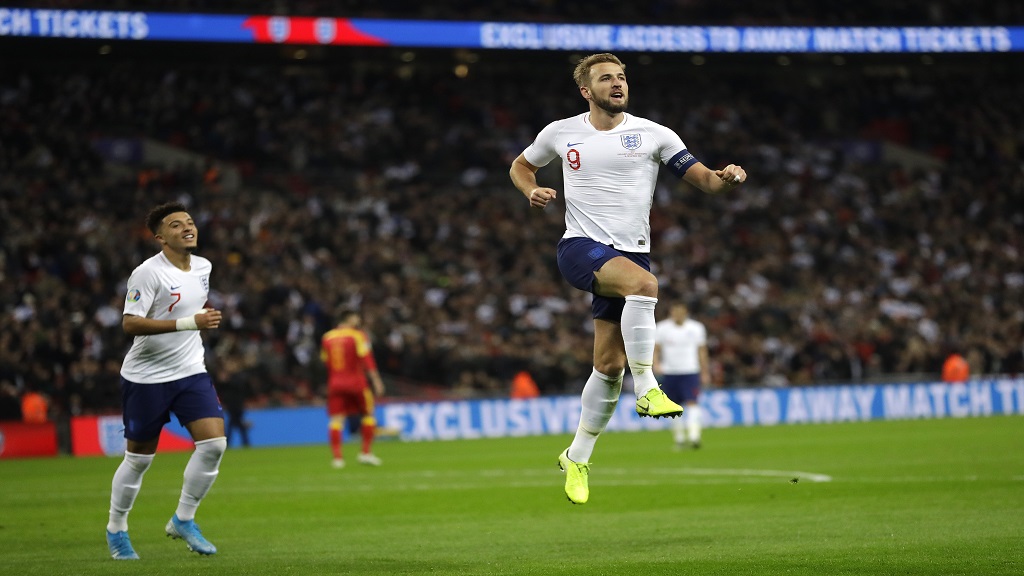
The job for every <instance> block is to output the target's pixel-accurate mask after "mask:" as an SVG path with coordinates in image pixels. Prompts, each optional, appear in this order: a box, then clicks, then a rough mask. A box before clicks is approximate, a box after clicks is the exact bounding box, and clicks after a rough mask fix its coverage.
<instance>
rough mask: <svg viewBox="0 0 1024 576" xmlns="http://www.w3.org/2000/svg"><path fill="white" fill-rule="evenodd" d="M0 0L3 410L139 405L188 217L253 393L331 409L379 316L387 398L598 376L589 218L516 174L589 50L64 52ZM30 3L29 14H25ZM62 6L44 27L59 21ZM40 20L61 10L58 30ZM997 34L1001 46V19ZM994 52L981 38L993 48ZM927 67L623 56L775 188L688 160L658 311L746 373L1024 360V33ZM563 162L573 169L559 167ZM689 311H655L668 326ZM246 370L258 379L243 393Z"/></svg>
mask: <svg viewBox="0 0 1024 576" xmlns="http://www.w3.org/2000/svg"><path fill="white" fill-rule="evenodd" d="M511 4H513V5H502V4H501V3H480V2H438V3H424V2H412V1H388V2H372V3H371V2H360V1H347V2H326V1H323V2H319V1H306V2H274V1H253V2H242V1H227V0H225V1H208V2H195V1H188V0H163V1H158V2H151V3H146V6H145V10H146V11H151V12H161V13H177V14H191V13H205V14H261V15H283V16H333V17H338V18H348V17H352V18H379V19H393V18H399V19H406V20H409V19H424V20H451V21H495V22H536V23H591V24H596V23H604V24H643V25H650V24H662V25H673V26H721V27H745V26H765V27H776V26H787V27H789V26H828V27H837V26H859V27H865V26H877V27H896V28H898V27H903V26H915V27H917V26H921V27H977V28H975V29H976V30H977V29H982V30H993V29H1002V30H1005V27H1015V26H1019V25H1022V24H1024V4H1021V3H1020V2H1016V1H1013V0H996V1H991V2H981V3H979V2H967V1H938V0H935V1H918V2H894V1H891V0H866V1H860V2H839V3H821V2H811V1H805V0H788V1H786V0H782V1H779V2H772V3H763V2H751V1H746V0H744V1H740V2H715V1H706V0H674V1H673V0H661V1H655V2H645V3H624V2H604V1H595V2H588V3H565V2H553V1H547V0H535V1H530V2H518V3H511ZM48 9H58V10H75V11H91V10H137V9H139V7H137V6H136V5H135V4H133V3H128V2H123V1H121V2H88V1H81V2H79V1H75V0H65V1H57V2H22V3H20V4H19V6H18V7H15V8H7V9H6V10H8V12H7V13H4V12H2V10H0V53H2V54H4V56H3V57H2V58H0V204H2V209H0V230H2V237H3V243H2V248H0V282H2V285H3V289H2V290H0V306H2V314H0V396H2V397H3V406H5V409H4V413H3V414H4V415H5V416H7V417H16V416H14V415H15V410H16V408H17V398H18V397H19V396H20V395H21V394H22V393H23V392H24V391H26V390H38V391H41V392H43V393H45V394H46V395H47V396H48V397H49V399H50V416H51V418H52V420H53V421H55V422H56V423H57V424H58V429H59V430H62V431H63V432H62V434H63V436H62V445H64V446H65V448H66V445H67V443H68V440H67V422H68V421H69V419H70V418H71V417H72V416H79V415H89V414H108V413H116V412H117V411H118V410H119V408H120V406H119V400H120V399H119V391H118V386H117V382H118V376H117V374H118V370H119V367H120V361H121V358H122V357H123V355H124V352H125V351H126V349H127V347H128V345H129V344H130V342H129V339H128V338H126V337H125V336H124V335H123V333H122V331H121V328H120V319H121V308H122V305H121V303H122V301H123V298H124V294H123V293H124V290H125V281H126V279H127V276H128V274H129V273H130V272H131V270H132V269H133V268H134V266H136V265H137V264H138V263H139V262H141V261H142V260H143V259H144V258H145V257H148V256H149V255H151V254H152V253H154V252H155V245H154V243H153V241H152V239H151V237H150V234H149V233H148V231H146V230H145V228H144V226H143V222H142V220H143V217H144V215H145V212H146V211H147V210H148V208H149V207H150V206H151V205H153V204H154V203H157V202H161V201H165V200H170V199H179V200H182V201H184V202H185V203H186V204H187V205H188V206H190V208H191V211H192V214H193V216H195V217H196V219H197V221H198V224H199V226H200V234H201V254H203V255H204V256H205V257H207V258H209V259H210V260H212V261H213V262H214V266H215V269H214V278H213V282H212V284H213V288H214V291H213V294H212V297H211V304H212V305H213V306H215V307H217V308H220V309H223V310H224V311H225V314H226V318H227V322H226V326H225V327H224V328H223V329H221V330H220V331H218V332H215V333H212V334H210V335H209V338H208V339H207V343H208V347H209V359H208V366H209V367H210V369H211V371H212V372H213V373H214V374H215V377H216V380H217V382H218V384H219V385H221V383H223V386H224V389H225V390H226V389H228V388H229V386H230V388H231V389H232V390H233V391H232V393H235V394H240V395H243V396H244V397H245V398H246V399H247V402H248V404H249V406H250V407H251V408H260V407H274V406H306V405H316V404H318V403H319V402H320V401H321V399H322V395H323V378H322V374H321V366H320V364H319V361H318V343H319V338H320V335H321V334H322V333H323V332H324V331H325V330H326V329H327V328H328V327H329V326H330V325H331V324H332V322H333V319H332V312H333V311H334V310H335V309H337V308H338V307H339V306H342V305H350V306H356V307H358V308H360V309H361V310H362V311H363V313H364V316H365V318H366V320H367V328H368V331H369V332H370V334H371V337H372V339H373V341H374V343H375V353H376V356H377V360H378V363H379V364H380V366H381V370H382V373H383V376H384V378H385V381H386V382H387V384H388V388H389V393H390V397H391V398H392V399H413V400H421V399H427V400H431V399H463V398H494V397H507V396H508V391H509V386H510V383H511V380H512V377H513V375H514V374H516V373H517V372H519V371H521V370H527V371H529V373H530V374H531V375H532V376H533V378H534V379H535V380H536V382H537V384H538V386H539V387H540V389H541V391H542V393H543V394H545V395H558V394H573V393H575V392H577V391H578V390H579V388H580V387H581V386H582V379H583V378H584V377H585V376H586V375H587V374H589V372H590V367H589V366H590V353H591V339H590V334H589V333H588V332H587V329H588V326H589V322H588V321H587V318H588V315H587V310H588V299H587V297H586V296H585V295H583V294H581V293H578V292H576V291H574V290H573V289H572V288H570V287H568V286H567V285H566V284H565V283H564V282H563V281H562V280H561V279H560V277H559V275H558V271H557V269H556V268H555V262H554V246H555V242H556V241H557V238H558V237H559V236H560V235H561V233H562V231H563V225H562V212H561V210H548V211H546V212H544V213H537V212H531V211H530V210H528V207H527V205H526V203H525V202H524V201H523V199H522V198H521V196H520V195H519V193H518V192H517V191H516V190H515V189H514V188H513V187H512V186H511V184H510V183H509V181H508V176H507V171H508V166H509V164H510V163H511V161H512V159H513V158H514V157H515V156H516V155H517V154H518V153H519V152H520V151H521V150H522V149H523V148H524V147H525V146H526V145H527V144H528V143H529V142H530V140H531V139H532V138H533V136H534V135H535V134H536V132H537V131H538V130H539V129H540V128H542V127H543V126H544V125H545V124H546V123H547V122H548V121H550V120H552V119H555V118H559V117H563V116H567V115H571V114H575V113H578V112H579V111H581V110H583V107H582V104H583V103H582V101H581V100H580V98H579V96H578V94H577V93H576V90H575V88H574V86H573V84H572V81H571V70H572V66H573V65H574V62H575V61H576V60H577V59H578V58H579V57H581V56H583V55H586V54H588V53H591V52H595V51H603V50H507V49H485V48H465V47H463V48H438V47H433V48H429V47H416V46H413V47H408V46H385V47H368V46H323V45H312V44H274V43H270V44H263V45H256V44H251V43H229V42H184V41H173V42H172V41H155V40H146V41H135V40H111V39H99V38H74V39H72V38H52V37H48V38H44V37H38V35H37V36H36V37H29V36H27V35H21V36H18V35H16V34H15V33H14V28H16V26H15V21H14V19H13V16H12V14H13V11H14V10H48ZM5 14H6V15H5ZM34 14H35V13H34ZM36 25H38V22H36ZM986 34H987V32H986ZM986 37H987V36H986ZM996 44H997V46H996V48H994V49H989V48H990V47H986V46H982V47H981V48H980V49H979V47H978V45H977V44H971V43H970V42H966V43H965V44H963V45H960V46H952V47H950V46H949V45H947V49H948V50H949V51H946V50H939V51H933V50H929V51H923V52H886V53H869V52H868V53H857V52H823V53H809V52H807V51H802V50H793V51H783V50H775V51H772V50H769V51H767V52H760V51H759V52H754V53H719V52H710V51H693V50H681V51H676V52H661V51H629V52H621V51H619V52H618V53H619V55H620V56H621V57H622V58H623V60H624V61H625V62H626V64H627V66H628V73H629V75H630V84H631V87H632V91H631V92H632V103H631V109H632V111H633V112H635V113H636V114H638V115H642V116H646V117H649V118H652V119H654V120H656V121H659V122H661V123H663V124H666V125H668V126H670V127H673V128H675V129H676V130H677V131H678V132H679V133H680V134H681V136H682V137H683V140H684V141H685V142H687V144H688V145H689V147H690V149H691V150H692V151H693V152H694V153H695V155H696V156H697V157H698V158H700V159H701V160H702V161H703V162H704V163H705V164H708V165H710V166H717V165H719V164H720V163H721V161H723V160H726V159H728V160H729V161H735V162H737V163H739V164H742V165H743V166H744V167H745V168H746V170H747V171H748V173H749V174H750V181H749V183H748V184H747V185H745V186H743V187H742V188H740V189H738V190H737V191H736V192H735V193H733V194H732V195H730V196H723V197H708V196H704V195H702V194H701V193H699V192H698V191H696V190H694V189H692V188H689V187H688V186H687V185H685V184H683V183H681V182H678V181H676V180H675V179H674V178H671V177H668V176H666V177H665V178H664V179H663V181H662V182H661V184H660V186H659V189H658V191H657V201H656V208H655V210H654V214H653V215H652V225H653V227H654V233H655V238H654V241H653V250H654V251H653V253H652V256H653V258H652V259H653V261H654V263H655V264H656V266H657V273H658V275H659V277H660V279H661V280H662V282H663V286H662V296H661V297H662V300H663V301H664V302H668V301H672V300H678V299H683V300H686V301H687V302H689V303H690V305H691V308H692V310H693V312H694V315H695V316H696V317H697V318H698V319H700V320H702V321H703V322H705V324H706V325H707V327H708V331H709V335H710V337H711V344H710V354H711V359H712V364H713V367H714V379H715V384H716V385H717V386H719V387H722V388H744V387H761V386H771V387H796V386H807V385H818V384H838V385H842V384H851V383H854V384H855V383H882V382H929V381H935V380H937V379H938V378H939V372H940V370H941V367H942V363H943V360H944V359H945V357H946V356H947V355H948V354H949V353H951V352H953V351H959V352H960V353H962V354H963V355H964V356H965V357H966V358H967V360H968V361H969V363H970V367H971V373H972V375H973V376H974V377H983V376H998V375H1020V374H1022V373H1024V328H1022V327H1024V305H1022V302H1024V265H1022V258H1024V163H1022V161H1021V147H1022V146H1024V128H1022V127H1024V118H1022V116H1024V108H1022V105H1021V102H1024V80H1022V79H1021V75H1020V70H1021V69H1022V66H1024V59H1022V56H1021V53H1022V52H1021V51H1022V50H1024V48H1022V46H1021V44H1020V43H1017V44H1015V45H1014V46H1013V47H1012V49H1009V50H1004V48H1006V46H999V45H998V44H999V42H996ZM542 178H547V179H548V181H549V182H553V183H555V187H556V188H557V179H558V178H559V174H558V170H557V168H556V169H550V168H547V169H545V171H544V173H543V174H542ZM666 311H667V306H664V305H662V306H659V318H660V317H662V316H664V315H665V313H666ZM229 383H230V384H229Z"/></svg>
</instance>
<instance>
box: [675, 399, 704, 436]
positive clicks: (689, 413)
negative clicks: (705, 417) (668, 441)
mask: <svg viewBox="0 0 1024 576" xmlns="http://www.w3.org/2000/svg"><path fill="white" fill-rule="evenodd" d="M683 413H684V414H686V429H687V433H688V434H689V435H690V442H700V405H699V404H691V405H689V406H687V407H686V409H685V410H684V411H683ZM676 420H682V418H676Z"/></svg>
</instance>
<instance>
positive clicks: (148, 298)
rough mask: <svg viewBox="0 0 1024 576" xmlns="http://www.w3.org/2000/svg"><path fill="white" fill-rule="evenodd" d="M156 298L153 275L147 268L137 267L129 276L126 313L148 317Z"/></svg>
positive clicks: (125, 302) (125, 299)
mask: <svg viewBox="0 0 1024 576" xmlns="http://www.w3.org/2000/svg"><path fill="white" fill-rule="evenodd" d="M154 299H156V290H154V289H153V275H152V274H148V273H147V271H146V269H145V268H142V267H139V268H136V269H135V270H134V271H133V272H132V275H131V276H129V277H128V293H127V294H125V298H124V313H125V314H131V315H132V316H139V317H142V318H146V317H148V316H149V310H150V309H151V308H152V307H153V300H154Z"/></svg>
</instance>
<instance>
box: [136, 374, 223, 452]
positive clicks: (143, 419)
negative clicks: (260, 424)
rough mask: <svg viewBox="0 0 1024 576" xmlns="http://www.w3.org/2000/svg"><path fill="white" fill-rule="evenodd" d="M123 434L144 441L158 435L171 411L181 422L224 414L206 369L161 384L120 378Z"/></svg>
mask: <svg viewBox="0 0 1024 576" xmlns="http://www.w3.org/2000/svg"><path fill="white" fill-rule="evenodd" d="M121 405H122V406H123V409H124V437H125V438H127V439H129V440H134V441H136V442H146V441H149V440H153V439H155V438H159V437H160V430H162V429H163V427H164V424H166V423H168V422H170V421H171V412H174V415H175V416H176V417H177V418H178V423H179V424H181V425H182V426H184V425H186V424H188V423H190V422H195V421H196V420H199V419H200V418H223V417H224V409H223V408H221V406H220V400H218V399H217V391H216V390H215V389H214V388H213V380H211V379H210V375H209V374H208V373H206V372H203V373H202V374H194V375H192V376H186V377H185V378H182V379H181V380H174V381H172V382H161V383H160V384H136V383H135V382H129V381H128V380H125V379H124V378H123V377H122V378H121Z"/></svg>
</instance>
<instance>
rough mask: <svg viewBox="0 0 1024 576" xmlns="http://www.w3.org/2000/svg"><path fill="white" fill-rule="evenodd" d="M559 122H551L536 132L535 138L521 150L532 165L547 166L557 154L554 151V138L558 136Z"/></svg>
mask: <svg viewBox="0 0 1024 576" xmlns="http://www.w3.org/2000/svg"><path fill="white" fill-rule="evenodd" d="M560 125H561V124H560V122H558V121H556V122H552V123H551V124H548V125H547V126H545V127H544V129H543V130H541V131H540V133H539V134H537V138H536V139H535V140H534V141H533V144H530V145H529V146H527V147H526V150H523V157H524V158H526V161H527V162H529V163H530V164H533V165H534V166H537V167H540V166H547V165H548V163H549V162H551V161H552V160H554V159H555V157H556V156H558V152H556V151H555V138H556V136H558V132H559V127H560Z"/></svg>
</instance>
